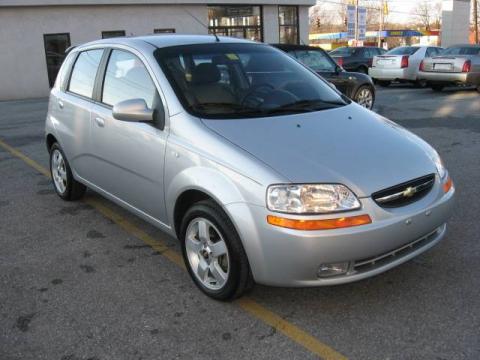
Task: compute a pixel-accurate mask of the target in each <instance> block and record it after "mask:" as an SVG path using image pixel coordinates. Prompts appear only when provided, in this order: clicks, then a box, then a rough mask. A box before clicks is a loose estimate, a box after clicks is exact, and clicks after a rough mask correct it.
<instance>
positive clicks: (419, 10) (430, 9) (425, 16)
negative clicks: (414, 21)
mask: <svg viewBox="0 0 480 360" xmlns="http://www.w3.org/2000/svg"><path fill="white" fill-rule="evenodd" d="M413 14H414V15H415V16H416V17H417V18H418V21H419V23H420V25H421V26H422V27H423V28H425V30H430V29H432V28H435V29H439V28H440V25H441V22H442V4H441V3H439V2H435V3H433V4H432V1H422V2H420V3H419V4H418V5H417V6H416V8H415V9H414V10H413Z"/></svg>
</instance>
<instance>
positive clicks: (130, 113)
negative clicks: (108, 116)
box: [112, 99, 154, 122]
mask: <svg viewBox="0 0 480 360" xmlns="http://www.w3.org/2000/svg"><path fill="white" fill-rule="evenodd" d="M112 114H113V117H114V118H115V119H117V120H121V121H132V122H141V121H147V122H148V121H153V117H154V111H153V110H151V109H149V108H148V106H147V103H146V102H145V100H143V99H130V100H125V101H120V102H119V103H117V104H115V105H114V106H113V110H112Z"/></svg>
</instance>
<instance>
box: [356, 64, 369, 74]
mask: <svg viewBox="0 0 480 360" xmlns="http://www.w3.org/2000/svg"><path fill="white" fill-rule="evenodd" d="M357 72H359V73H361V74H366V75H368V68H367V67H365V66H360V67H359V68H358V69H357Z"/></svg>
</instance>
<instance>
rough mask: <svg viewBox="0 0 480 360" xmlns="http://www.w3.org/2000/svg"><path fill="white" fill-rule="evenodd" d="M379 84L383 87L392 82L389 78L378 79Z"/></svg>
mask: <svg viewBox="0 0 480 360" xmlns="http://www.w3.org/2000/svg"><path fill="white" fill-rule="evenodd" d="M377 84H378V85H380V86H381V87H389V86H390V84H391V82H390V81H388V80H377Z"/></svg>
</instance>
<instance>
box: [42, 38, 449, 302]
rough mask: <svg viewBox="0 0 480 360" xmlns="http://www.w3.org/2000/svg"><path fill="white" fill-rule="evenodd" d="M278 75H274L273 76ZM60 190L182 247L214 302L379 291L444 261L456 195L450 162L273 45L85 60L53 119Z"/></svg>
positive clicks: (116, 49) (80, 59) (114, 53)
mask: <svg viewBox="0 0 480 360" xmlns="http://www.w3.org/2000/svg"><path fill="white" fill-rule="evenodd" d="M265 64H270V65H271V66H270V67H266V66H265ZM46 142H47V146H48V150H49V153H50V160H51V172H52V179H53V183H54V186H55V190H56V192H57V193H58V195H59V196H60V197H61V198H62V199H64V200H75V199H79V198H80V197H81V196H82V195H83V194H84V192H85V189H86V187H88V188H90V189H92V190H94V191H96V192H98V193H100V194H102V195H103V196H105V197H107V198H108V199H110V200H112V201H113V202H115V203H117V204H119V205H120V206H123V207H125V208H126V209H128V210H130V211H132V212H133V213H134V214H136V215H138V216H139V217H141V218H143V219H145V220H146V221H149V222H150V223H152V224H154V225H156V226H158V227H159V228H160V229H162V230H164V231H165V232H167V233H169V234H171V235H173V236H176V237H177V238H178V239H179V240H180V243H181V247H182V250H183V256H184V260H185V264H186V267H187V269H188V271H189V273H190V275H191V277H192V279H193V280H194V282H195V283H196V285H197V286H198V287H199V288H200V289H201V290H202V291H203V292H204V293H206V294H207V295H209V296H211V297H213V298H216V299H220V300H228V299H232V298H235V297H238V296H240V295H241V294H242V293H243V292H245V291H246V290H247V289H249V288H250V287H251V286H252V285H253V284H254V283H255V282H257V283H261V284H266V285H274V286H297V287H300V286H320V285H333V284H341V283H347V282H351V281H356V280H360V279H364V278H367V277H370V276H373V275H376V274H379V273H381V272H383V271H386V270H388V269H391V268H393V267H394V266H397V265H399V264H401V263H403V262H405V261H407V260H409V259H411V258H413V257H415V256H417V255H418V254H420V253H422V252H424V251H425V250H427V249H429V248H431V247H432V246H433V245H435V244H436V243H438V242H439V241H440V239H441V238H442V237H443V236H444V234H445V231H446V221H447V218H448V216H449V213H450V209H451V205H452V200H453V197H454V187H453V184H452V181H451V179H450V177H449V175H448V172H447V170H446V169H445V167H444V165H443V164H442V161H441V159H440V157H439V155H438V154H437V152H436V151H435V150H434V149H433V148H432V147H431V146H429V145H428V144H427V143H426V142H425V141H423V140H421V139H420V138H418V137H417V136H415V135H413V134H411V133H410V132H408V131H407V130H405V129H403V128H402V127H400V126H398V125H396V124H395V123H393V122H391V121H389V120H387V119H385V118H383V117H381V116H379V115H377V114H375V113H373V112H371V111H369V110H366V109H364V108H362V107H361V106H359V105H357V104H355V103H353V102H351V101H350V100H349V99H348V98H346V97H344V96H343V95H341V94H340V93H339V92H337V91H336V90H334V89H332V88H331V87H330V86H329V85H328V83H327V82H326V81H325V80H323V79H322V78H321V77H319V76H318V75H317V74H315V73H314V72H313V71H311V70H309V69H308V68H306V67H305V66H303V65H302V64H300V63H299V62H297V61H296V60H294V59H293V58H292V57H290V56H288V55H286V54H285V53H283V52H282V51H280V50H277V49H275V48H273V47H270V46H268V45H264V44H260V43H254V42H250V41H245V40H239V39H231V38H224V37H220V38H216V37H214V36H208V35H205V36H187V35H161V36H147V37H137V38H117V39H108V40H101V41H95V42H91V43H88V44H85V45H82V46H79V47H77V48H75V49H73V50H72V51H71V52H70V53H69V55H68V56H67V58H66V59H65V62H64V64H63V66H62V68H61V70H60V72H59V75H58V77H57V81H56V84H55V86H54V88H53V89H52V92H51V96H50V102H49V110H48V115H47V119H46Z"/></svg>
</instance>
